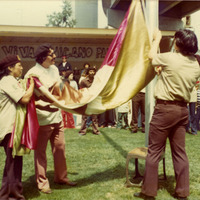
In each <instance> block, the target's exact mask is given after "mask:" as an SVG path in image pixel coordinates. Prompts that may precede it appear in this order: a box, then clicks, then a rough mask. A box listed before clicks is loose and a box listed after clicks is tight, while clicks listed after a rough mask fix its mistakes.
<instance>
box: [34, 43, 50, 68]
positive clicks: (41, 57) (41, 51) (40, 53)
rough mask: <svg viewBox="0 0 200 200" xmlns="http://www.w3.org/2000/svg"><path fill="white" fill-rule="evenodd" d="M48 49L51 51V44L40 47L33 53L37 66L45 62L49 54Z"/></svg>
mask: <svg viewBox="0 0 200 200" xmlns="http://www.w3.org/2000/svg"><path fill="white" fill-rule="evenodd" d="M50 49H52V46H51V44H42V45H40V46H39V47H38V48H37V50H36V52H35V60H36V62H37V63H39V64H42V63H43V62H44V61H45V60H46V58H47V56H48V54H49V52H50Z"/></svg>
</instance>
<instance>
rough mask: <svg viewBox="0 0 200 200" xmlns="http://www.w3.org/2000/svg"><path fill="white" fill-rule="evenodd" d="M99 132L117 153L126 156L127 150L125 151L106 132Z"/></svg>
mask: <svg viewBox="0 0 200 200" xmlns="http://www.w3.org/2000/svg"><path fill="white" fill-rule="evenodd" d="M101 134H102V135H103V136H104V138H105V139H106V140H107V141H108V142H109V143H110V144H111V145H112V146H113V147H114V148H115V149H116V150H117V151H119V153H120V154H121V155H122V156H123V157H124V158H126V157H127V153H128V152H127V151H125V150H124V149H123V148H122V147H121V146H120V145H119V144H117V143H116V142H115V141H114V140H113V139H112V138H111V137H109V136H108V135H107V134H105V133H104V132H103V131H101Z"/></svg>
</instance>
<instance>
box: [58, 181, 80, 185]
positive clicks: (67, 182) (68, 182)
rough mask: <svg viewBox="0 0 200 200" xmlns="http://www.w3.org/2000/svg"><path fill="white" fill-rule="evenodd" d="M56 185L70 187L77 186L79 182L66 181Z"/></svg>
mask: <svg viewBox="0 0 200 200" xmlns="http://www.w3.org/2000/svg"><path fill="white" fill-rule="evenodd" d="M55 183H56V184H59V185H69V186H76V185H77V182H72V181H66V182H61V183H58V182H55Z"/></svg>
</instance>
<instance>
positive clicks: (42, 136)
mask: <svg viewBox="0 0 200 200" xmlns="http://www.w3.org/2000/svg"><path fill="white" fill-rule="evenodd" d="M35 58H36V65H35V66H34V67H32V68H31V69H30V70H29V71H28V72H27V74H26V77H28V76H29V75H31V74H34V75H35V76H37V77H38V78H39V80H40V81H41V82H42V84H43V86H44V87H46V88H47V89H50V88H51V87H52V86H53V85H54V84H55V83H56V82H58V81H59V82H61V79H60V76H59V71H58V68H57V67H56V66H55V65H54V64H55V58H56V55H55V53H54V50H53V49H52V47H51V45H50V44H42V45H40V46H39V47H38V48H37V50H36V52H35ZM35 100H36V112H37V116H38V121H39V125H40V127H39V132H38V143H37V149H36V150H35V154H34V156H35V173H36V181H37V186H38V189H39V190H40V191H41V192H43V193H46V194H49V193H51V192H52V191H51V189H50V184H49V180H48V178H47V177H46V169H47V158H46V148H47V143H48V141H49V140H50V143H51V147H52V152H53V158H54V169H55V173H54V182H55V183H57V184H66V185H70V186H75V185H76V183H74V182H71V181H69V179H68V178H67V165H66V158H65V138H64V127H63V122H62V115H61V111H60V110H59V109H58V108H57V107H55V106H52V105H50V103H49V102H46V101H45V100H44V98H42V96H41V94H40V92H39V90H37V91H36V98H35Z"/></svg>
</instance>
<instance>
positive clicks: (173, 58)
mask: <svg viewBox="0 0 200 200" xmlns="http://www.w3.org/2000/svg"><path fill="white" fill-rule="evenodd" d="M152 65H153V66H163V68H162V72H161V74H160V75H159V76H158V80H157V83H156V86H155V90H154V96H155V98H156V99H162V100H169V101H174V100H177V101H184V102H189V101H190V96H191V92H192V90H193V87H194V86H195V84H196V81H197V79H198V78H199V77H200V67H199V64H198V62H197V60H196V58H195V57H194V56H183V55H182V54H181V53H172V52H168V53H161V54H158V55H156V56H155V57H154V58H153V60H152Z"/></svg>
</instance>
